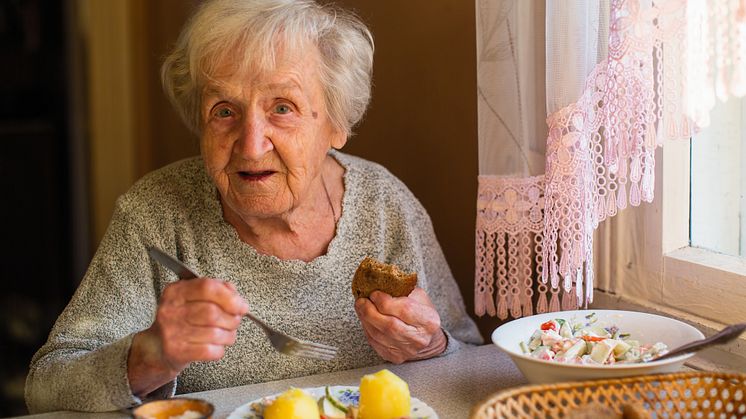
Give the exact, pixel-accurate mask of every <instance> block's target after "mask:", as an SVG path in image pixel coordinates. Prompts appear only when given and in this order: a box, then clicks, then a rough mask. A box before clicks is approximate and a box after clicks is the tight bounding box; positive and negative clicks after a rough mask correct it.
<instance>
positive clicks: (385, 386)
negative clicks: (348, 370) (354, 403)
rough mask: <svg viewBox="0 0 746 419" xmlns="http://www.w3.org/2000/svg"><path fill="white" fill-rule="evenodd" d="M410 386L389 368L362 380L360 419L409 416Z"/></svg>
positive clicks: (391, 418)
mask: <svg viewBox="0 0 746 419" xmlns="http://www.w3.org/2000/svg"><path fill="white" fill-rule="evenodd" d="M409 411H410V400H409V386H408V385H407V383H406V382H405V381H404V380H402V379H401V378H399V377H397V376H396V374H394V373H392V372H391V371H389V370H381V371H378V372H377V373H375V374H370V375H366V376H364V377H363V378H362V380H360V411H359V415H360V416H359V418H360V419H393V418H401V417H409Z"/></svg>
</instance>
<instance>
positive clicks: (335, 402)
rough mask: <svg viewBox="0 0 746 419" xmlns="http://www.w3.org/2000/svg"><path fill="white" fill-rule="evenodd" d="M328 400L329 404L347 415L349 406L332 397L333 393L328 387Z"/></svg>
mask: <svg viewBox="0 0 746 419" xmlns="http://www.w3.org/2000/svg"><path fill="white" fill-rule="evenodd" d="M326 399H327V400H329V403H331V404H332V406H334V407H336V408H337V409H339V410H341V411H342V412H344V413H345V414H347V406H345V405H343V404H342V402H340V401H339V400H337V399H336V398H335V397H334V396H332V392H331V391H329V386H326Z"/></svg>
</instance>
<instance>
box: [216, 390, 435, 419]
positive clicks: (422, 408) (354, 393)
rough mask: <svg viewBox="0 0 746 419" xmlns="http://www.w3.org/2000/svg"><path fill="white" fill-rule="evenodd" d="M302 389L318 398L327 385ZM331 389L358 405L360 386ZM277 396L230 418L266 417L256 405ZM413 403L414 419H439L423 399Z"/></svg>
mask: <svg viewBox="0 0 746 419" xmlns="http://www.w3.org/2000/svg"><path fill="white" fill-rule="evenodd" d="M302 390H303V391H305V392H306V393H308V394H309V395H310V396H311V397H313V398H314V399H316V400H318V399H319V398H320V397H321V396H323V395H324V394H325V391H326V387H314V388H304V389H302ZM329 390H330V391H331V393H332V395H333V396H334V397H336V398H337V400H339V401H340V402H342V404H344V405H354V406H357V405H358V403H359V402H360V389H359V388H358V387H355V386H330V387H329ZM277 396H279V394H274V395H272V396H267V397H262V398H261V399H256V400H252V401H250V402H248V403H246V404H244V405H242V406H240V407H239V408H238V409H236V410H234V411H233V412H231V414H230V415H228V419H264V416H263V415H262V414H261V413H260V411H258V410H257V409H256V408H255V407H254V406H258V405H261V403H262V402H263V401H268V400H272V399H274V398H275V397H277ZM411 405H412V411H411V418H412V419H425V418H427V419H438V415H437V414H436V413H435V411H434V410H433V409H432V408H431V407H430V406H428V405H427V404H425V403H424V402H422V401H421V400H419V399H416V398H414V397H412V402H411Z"/></svg>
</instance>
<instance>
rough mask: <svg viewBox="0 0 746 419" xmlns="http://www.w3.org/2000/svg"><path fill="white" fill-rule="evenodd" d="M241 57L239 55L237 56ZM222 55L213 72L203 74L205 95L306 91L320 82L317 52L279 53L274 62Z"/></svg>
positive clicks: (309, 50) (284, 51)
mask: <svg viewBox="0 0 746 419" xmlns="http://www.w3.org/2000/svg"><path fill="white" fill-rule="evenodd" d="M239 56H240V55H239ZM232 57H233V58H235V57H236V55H234V54H225V55H224V56H223V57H222V58H221V60H220V61H218V64H217V65H215V66H214V68H213V69H212V71H210V72H209V73H207V74H205V80H204V88H205V92H206V93H207V92H209V91H213V90H225V89H235V88H237V87H239V86H246V85H247V83H248V84H250V85H254V86H257V85H261V86H263V87H266V88H270V89H272V90H309V89H313V88H314V87H316V85H317V83H318V82H319V74H318V70H319V67H318V59H319V54H318V50H316V49H307V50H305V51H301V50H300V49H297V48H293V49H291V50H288V49H278V50H276V51H275V54H274V59H272V60H267V59H254V60H251V59H250V60H235V59H231V58H232Z"/></svg>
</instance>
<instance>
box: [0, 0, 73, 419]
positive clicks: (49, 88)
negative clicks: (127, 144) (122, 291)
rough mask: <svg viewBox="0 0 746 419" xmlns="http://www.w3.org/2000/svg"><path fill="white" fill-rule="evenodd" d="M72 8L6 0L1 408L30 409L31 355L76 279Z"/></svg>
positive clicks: (0, 54) (1, 112) (1, 0)
mask: <svg viewBox="0 0 746 419" xmlns="http://www.w3.org/2000/svg"><path fill="white" fill-rule="evenodd" d="M65 15H66V11H65V10H64V5H63V2H62V0H0V147H1V150H2V151H0V194H2V198H1V202H2V204H1V205H0V237H1V238H2V240H3V245H2V246H0V249H2V253H1V256H0V277H1V278H2V288H0V320H1V321H0V352H1V353H0V360H1V361H0V363H1V368H0V386H1V387H0V416H10V415H19V414H25V413H26V407H25V403H24V400H23V387H24V383H25V379H26V374H27V372H28V365H29V361H30V359H31V356H32V355H33V354H34V352H35V351H36V350H37V349H38V348H39V347H40V346H41V345H42V344H43V343H44V342H45V340H46V338H47V335H48V333H49V331H50V329H51V327H52V324H53V323H54V320H55V319H56V318H57V316H58V315H59V313H60V312H61V311H62V309H63V308H64V305H65V303H66V302H67V301H68V300H69V299H70V296H71V295H72V292H73V290H74V286H75V283H76V282H75V279H74V278H73V275H72V269H71V260H72V250H71V249H72V248H73V247H74V245H73V243H72V241H73V240H72V237H73V235H72V234H71V230H72V228H71V227H70V226H71V223H70V220H71V199H70V196H71V195H70V184H71V178H70V167H69V166H70V164H69V161H70V159H69V149H70V146H69V144H70V142H69V135H68V132H69V124H68V119H69V118H70V113H69V111H68V109H69V108H70V106H69V102H70V100H69V89H68V85H69V83H68V71H67V69H68V61H67V55H68V54H67V46H66V30H65Z"/></svg>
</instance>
